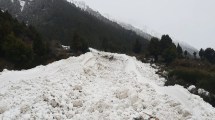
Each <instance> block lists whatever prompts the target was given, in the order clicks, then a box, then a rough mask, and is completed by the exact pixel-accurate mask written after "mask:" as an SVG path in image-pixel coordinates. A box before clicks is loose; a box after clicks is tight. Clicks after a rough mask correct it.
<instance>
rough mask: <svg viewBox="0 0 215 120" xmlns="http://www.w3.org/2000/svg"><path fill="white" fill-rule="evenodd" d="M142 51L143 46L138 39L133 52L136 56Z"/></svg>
mask: <svg viewBox="0 0 215 120" xmlns="http://www.w3.org/2000/svg"><path fill="white" fill-rule="evenodd" d="M141 49H142V44H141V43H140V41H139V40H138V39H136V41H135V43H134V47H133V52H134V53H136V54H139V53H140V52H141Z"/></svg>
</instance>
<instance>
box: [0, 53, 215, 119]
mask: <svg viewBox="0 0 215 120" xmlns="http://www.w3.org/2000/svg"><path fill="white" fill-rule="evenodd" d="M90 50H91V52H88V53H86V54H84V55H81V56H79V57H70V58H68V59H65V60H60V61H57V62H54V63H51V64H49V65H47V66H38V67H36V68H33V69H30V70H23V71H8V70H4V71H3V72H1V73H0V83H1V84H0V119H6V120H7V119H57V120H62V119H73V120H77V119H79V120H80V119H96V120H98V119H107V120H108V119H110V120H132V119H134V118H141V119H149V118H150V117H151V116H153V117H156V118H159V120H185V119H189V120H213V119H214V118H215V109H214V108H213V107H212V106H211V105H209V104H208V103H206V102H204V101H203V100H202V98H200V97H199V96H196V95H193V94H191V93H190V92H189V91H188V90H187V89H185V88H183V87H182V86H179V85H175V86H168V87H167V86H164V82H165V79H163V78H160V77H159V75H157V74H155V73H156V72H157V69H155V68H152V67H151V66H150V64H146V63H141V62H140V61H137V60H136V58H134V57H129V56H127V55H122V54H114V53H106V52H100V51H97V50H94V49H90ZM104 56H106V57H104ZM111 57H113V58H114V60H109V58H111ZM190 89H191V87H190Z"/></svg>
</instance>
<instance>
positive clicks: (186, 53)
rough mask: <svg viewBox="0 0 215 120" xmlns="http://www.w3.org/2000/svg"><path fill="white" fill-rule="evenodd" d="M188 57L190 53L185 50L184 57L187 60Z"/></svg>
mask: <svg viewBox="0 0 215 120" xmlns="http://www.w3.org/2000/svg"><path fill="white" fill-rule="evenodd" d="M187 55H188V52H187V50H185V51H184V56H185V58H187Z"/></svg>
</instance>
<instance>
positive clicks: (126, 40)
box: [0, 0, 148, 52]
mask: <svg viewBox="0 0 215 120" xmlns="http://www.w3.org/2000/svg"><path fill="white" fill-rule="evenodd" d="M22 1H25V4H24V6H23V9H22V7H21V6H20V4H19V2H18V1H17V0H14V2H11V1H10V0H9V1H7V2H6V1H0V7H1V8H2V9H4V10H8V11H9V12H10V13H11V14H12V15H13V16H14V17H17V18H18V20H19V21H24V22H26V23H28V24H32V25H34V26H35V27H36V28H37V29H38V31H39V32H40V33H41V34H42V35H43V36H44V37H45V38H46V39H47V40H57V41H60V42H61V43H62V44H65V45H70V44H71V42H72V39H73V36H74V34H75V33H78V34H79V35H80V36H81V37H82V38H83V39H84V40H85V41H86V42H87V43H88V44H89V46H90V47H93V48H97V49H101V50H106V51H115V52H132V51H133V45H134V44H135V42H136V41H137V40H138V41H139V43H140V44H141V45H142V48H141V51H140V52H143V51H144V50H145V49H146V46H147V44H148V40H146V39H144V38H143V37H141V36H139V35H137V34H136V33H135V32H133V31H130V30H126V29H124V28H123V27H121V26H120V25H118V24H117V23H114V22H111V21H110V20H108V19H105V20H104V19H99V18H98V17H96V16H94V15H92V14H90V13H89V12H85V11H82V10H81V9H80V8H77V7H76V6H75V5H74V4H72V3H69V2H67V1H66V0H33V1H28V0H22ZM17 8H20V9H17ZM17 11H18V12H17Z"/></svg>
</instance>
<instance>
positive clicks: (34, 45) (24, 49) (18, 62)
mask: <svg viewBox="0 0 215 120" xmlns="http://www.w3.org/2000/svg"><path fill="white" fill-rule="evenodd" d="M48 52H49V51H48V47H47V46H46V43H45V42H43V40H42V38H41V37H40V35H39V34H38V33H37V31H36V30H35V28H34V27H32V26H26V24H25V23H19V22H18V20H17V19H14V18H12V16H11V15H10V14H9V13H8V12H2V11H0V69H2V68H14V69H23V68H31V67H33V66H36V65H38V64H42V63H44V62H45V61H46V59H47V58H48Z"/></svg>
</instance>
